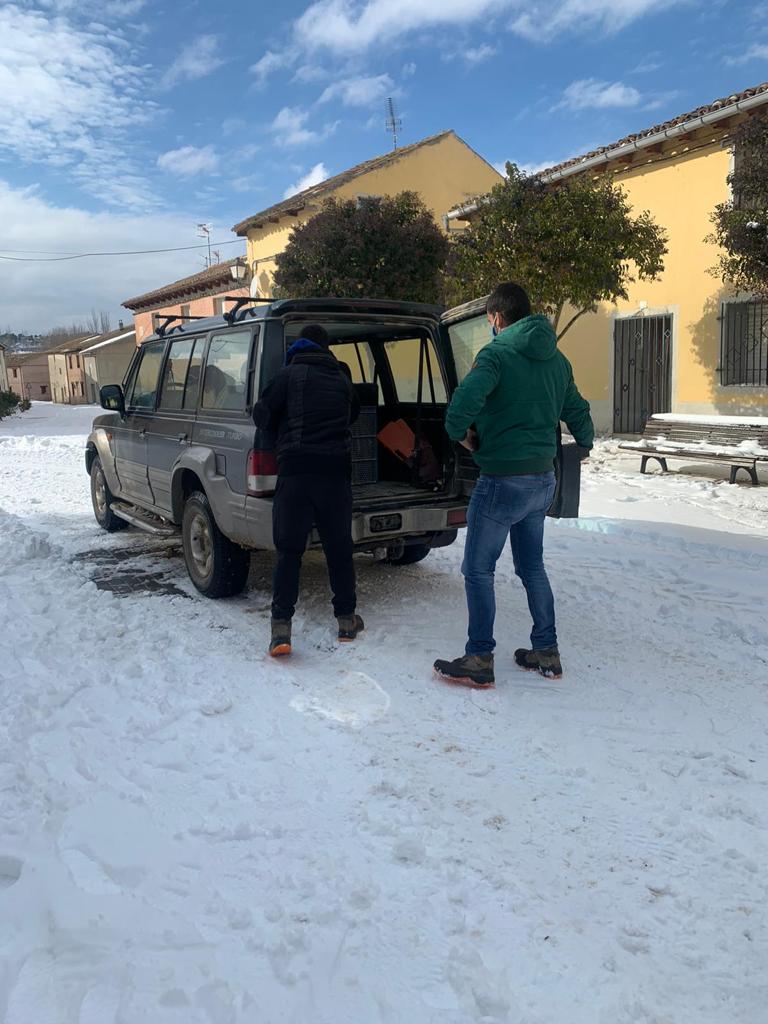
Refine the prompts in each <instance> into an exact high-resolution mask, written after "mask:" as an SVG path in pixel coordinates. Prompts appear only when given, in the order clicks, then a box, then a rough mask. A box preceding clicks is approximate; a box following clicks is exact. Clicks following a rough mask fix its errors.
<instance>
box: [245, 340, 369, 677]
mask: <svg viewBox="0 0 768 1024" xmlns="http://www.w3.org/2000/svg"><path fill="white" fill-rule="evenodd" d="M329 345H330V339H329V337H328V334H327V332H326V331H325V330H324V328H322V327H320V326H319V325H318V324H309V325H308V326H306V327H303V328H302V332H301V337H300V338H299V339H298V340H297V341H295V342H294V344H293V345H291V347H290V348H289V349H288V353H287V356H286V366H285V367H284V368H283V369H282V370H280V371H279V372H278V373H277V374H276V376H275V378H274V379H273V380H272V381H271V383H270V384H269V385H268V386H267V387H266V389H265V390H264V394H263V395H262V398H261V401H260V402H258V403H257V405H255V406H254V410H253V420H254V423H255V424H256V426H257V427H260V428H261V429H263V430H268V431H271V432H273V433H275V434H276V435H277V466H278V476H277V490H276V491H275V498H274V503H273V505H272V531H273V538H274V542H275V547H276V548H277V567H276V568H275V577H274V588H273V596H272V639H271V642H270V645H269V653H270V654H271V655H272V656H273V657H279V656H281V655H285V654H290V653H291V620H292V618H293V613H294V611H295V609H296V601H297V600H298V596H299V576H300V573H301V560H302V556H303V554H304V551H305V549H306V546H307V538H308V537H309V534H310V531H311V529H312V526H313V525H314V526H316V527H317V531H318V533H319V534H320V540H321V542H322V545H323V551H324V552H325V559H326V562H327V563H328V576H329V577H330V581H331V590H332V591H333V610H334V614H335V615H336V618H337V620H338V624H339V640H341V641H350V640H354V639H355V637H356V636H357V634H358V633H359V632H360V631H361V630H362V629H363V620H362V619H361V618H360V616H359V615H356V614H355V607H356V594H355V569H354V565H353V562H352V482H351V480H352V454H351V452H352V443H351V435H350V430H349V428H350V425H351V424H352V423H354V422H355V420H356V419H357V417H358V415H359V412H360V402H359V401H358V398H357V394H356V393H355V389H354V387H353V386H352V381H351V379H350V375H349V371H348V369H347V368H346V367H345V366H344V365H343V364H342V363H340V362H339V361H338V359H336V357H335V356H334V355H333V354H332V353H331V351H330V348H329Z"/></svg>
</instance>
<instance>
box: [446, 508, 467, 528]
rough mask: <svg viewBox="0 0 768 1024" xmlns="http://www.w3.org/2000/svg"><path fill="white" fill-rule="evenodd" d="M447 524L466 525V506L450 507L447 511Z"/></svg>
mask: <svg viewBox="0 0 768 1024" xmlns="http://www.w3.org/2000/svg"><path fill="white" fill-rule="evenodd" d="M448 525H449V526H466V525H467V510H466V508H452V509H451V511H450V512H449V513H448Z"/></svg>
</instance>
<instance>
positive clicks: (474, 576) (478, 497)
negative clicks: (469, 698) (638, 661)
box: [461, 473, 557, 654]
mask: <svg viewBox="0 0 768 1024" xmlns="http://www.w3.org/2000/svg"><path fill="white" fill-rule="evenodd" d="M554 495H555V474H554V473H532V474H529V475H526V476H481V477H480V478H479V480H478V481H477V483H476V484H475V489H474V491H473V492H472V498H471V499H470V502H469V511H468V512H467V540H466V546H465V549H464V562H463V564H462V566H461V571H462V573H463V575H464V585H465V587H466V591H467V608H468V610H469V640H468V641H467V647H466V652H467V654H490V653H491V652H492V651H493V649H494V647H495V646H496V641H495V640H494V639H493V622H494V619H495V618H496V596H495V594H494V589H493V583H494V573H495V571H496V562H497V561H498V560H499V556H500V555H501V553H502V551H503V550H504V544H505V543H506V540H507V537H509V539H510V543H511V546H512V558H513V560H514V563H515V573H516V574H517V575H518V576H519V577H520V579H521V580H522V581H523V586H524V587H525V592H526V594H527V596H528V608H529V609H530V612H531V618H532V619H533V631H532V633H531V646H532V647H533V649H534V650H539V651H540V650H544V649H545V648H547V647H554V646H555V644H556V643H557V633H556V632H555V600H554V597H553V596H552V588H551V587H550V585H549V580H548V579H547V572H546V570H545V568H544V516H545V514H546V511H547V509H548V508H549V506H550V505H551V504H552V499H553V497H554Z"/></svg>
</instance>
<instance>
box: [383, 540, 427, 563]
mask: <svg viewBox="0 0 768 1024" xmlns="http://www.w3.org/2000/svg"><path fill="white" fill-rule="evenodd" d="M431 550H432V548H431V547H430V546H429V544H407V545H406V546H405V548H404V549H403V553H402V554H401V555H397V556H396V557H395V558H387V559H386V562H387V565H415V564H416V562H421V561H422V560H423V559H425V558H426V557H427V555H428V554H429V552H430V551H431Z"/></svg>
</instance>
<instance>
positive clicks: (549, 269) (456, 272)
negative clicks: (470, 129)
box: [449, 163, 667, 337]
mask: <svg viewBox="0 0 768 1024" xmlns="http://www.w3.org/2000/svg"><path fill="white" fill-rule="evenodd" d="M666 251H667V245H666V233H665V232H664V231H663V230H662V229H661V228H660V227H658V225H656V223H655V222H654V220H653V218H652V217H651V215H650V213H648V212H647V211H646V212H644V213H640V214H638V215H637V216H633V214H632V212H631V209H630V206H629V202H628V200H627V196H626V194H625V192H624V190H623V189H622V188H620V187H619V186H617V185H615V184H614V183H613V182H612V181H611V180H610V179H609V178H600V179H598V180H596V181H595V180H592V179H590V178H587V177H585V176H583V175H576V176H574V177H572V178H567V179H565V180H564V181H562V182H558V183H555V184H551V185H546V184H544V183H543V182H542V181H540V180H539V179H538V178H536V177H529V176H528V175H526V174H525V173H524V172H523V171H521V170H520V169H519V168H518V167H517V166H516V165H515V164H511V163H508V164H507V178H506V180H505V181H503V182H501V183H500V184H499V185H497V186H495V188H494V189H493V191H492V192H491V194H490V196H488V198H487V200H484V201H483V202H482V203H481V205H480V208H479V210H478V212H477V214H476V215H475V217H474V219H473V221H472V222H471V225H470V227H469V229H468V230H467V231H466V232H465V233H464V234H462V235H460V236H459V237H458V239H457V240H456V242H455V243H454V247H453V251H452V253H451V258H450V269H449V294H450V298H451V300H452V301H454V302H465V301H468V300H469V299H471V298H475V297H477V296H478V295H483V294H485V293H486V292H490V291H491V290H492V289H493V288H494V286H495V285H497V284H499V282H501V281H516V282H517V283H518V284H521V285H522V286H523V287H524V288H525V289H526V291H527V292H528V294H529V296H530V299H531V304H532V306H533V308H534V309H535V310H536V311H537V312H540V313H546V314H547V315H548V316H551V317H552V320H553V323H554V325H555V329H556V330H557V332H558V337H562V336H563V335H564V334H565V332H566V331H567V330H568V329H569V328H570V327H571V326H572V325H573V324H574V323H575V322H576V321H577V320H578V319H579V317H581V316H583V315H584V314H585V313H588V312H591V311H592V310H594V309H595V307H596V304H597V303H598V302H615V301H616V300H617V299H626V298H627V295H628V288H629V285H630V284H631V283H632V282H633V281H634V280H635V277H634V276H633V275H635V274H636V275H637V277H639V278H640V279H641V280H645V281H647V280H653V279H654V278H656V277H658V276H659V275H660V274H661V272H662V271H663V269H664V255H665V253H666ZM566 310H567V312H568V317H567V318H564V313H565V312H566ZM574 310H575V312H573V311H574ZM564 319H565V321H566V322H563V320H564Z"/></svg>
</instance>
